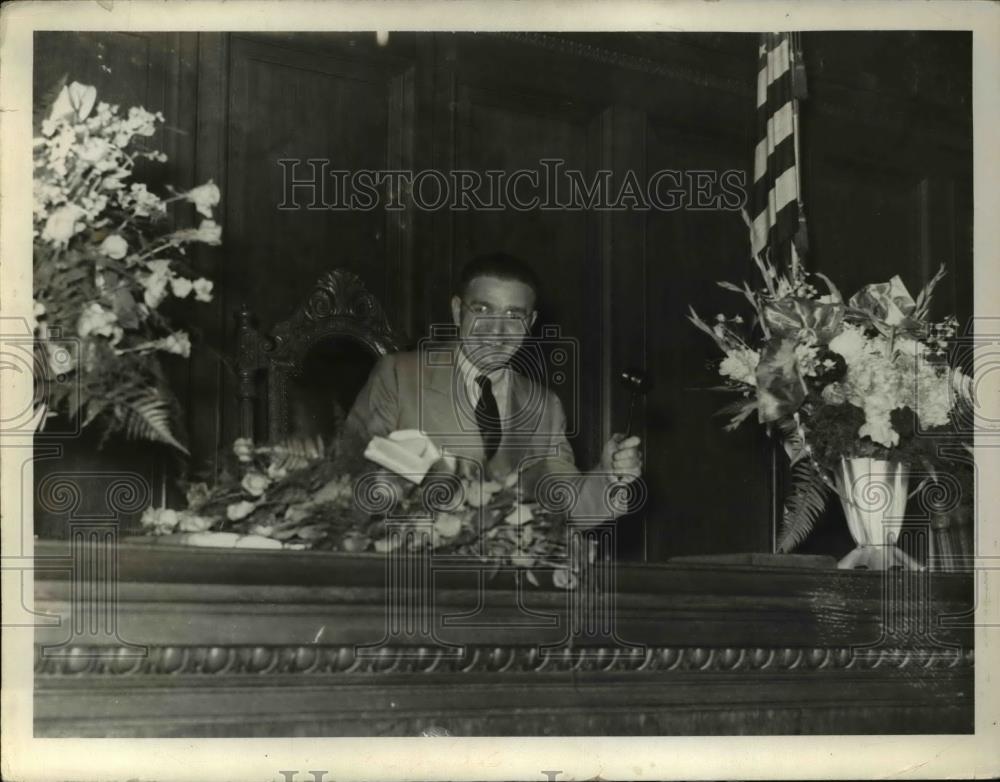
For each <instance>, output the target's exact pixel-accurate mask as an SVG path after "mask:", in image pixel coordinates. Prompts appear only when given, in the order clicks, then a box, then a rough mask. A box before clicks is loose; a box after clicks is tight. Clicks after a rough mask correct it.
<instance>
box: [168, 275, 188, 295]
mask: <svg viewBox="0 0 1000 782" xmlns="http://www.w3.org/2000/svg"><path fill="white" fill-rule="evenodd" d="M193 287H194V285H193V284H192V283H191V280H189V279H188V278H187V277H171V278H170V290H172V291H173V293H174V296H176V297H177V298H178V299H183V298H184V297H185V296H187V295H188V294H189V293H190V292H191V289H192V288H193Z"/></svg>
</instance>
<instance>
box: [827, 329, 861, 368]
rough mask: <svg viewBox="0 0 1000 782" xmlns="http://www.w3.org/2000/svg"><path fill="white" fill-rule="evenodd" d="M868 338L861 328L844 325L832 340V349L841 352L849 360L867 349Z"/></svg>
mask: <svg viewBox="0 0 1000 782" xmlns="http://www.w3.org/2000/svg"><path fill="white" fill-rule="evenodd" d="M866 344H867V343H866V340H865V337H864V334H862V333H861V330H860V329H858V328H855V327H854V326H844V329H843V331H841V332H840V333H839V334H838V335H837V336H836V337H834V338H833V339H831V340H830V346H829V347H830V350H832V351H833V352H834V353H839V354H840V355H842V356H843V357H844V358H845V359H846V360H847V361H848V362H850V361H851V360H852V359H854V358H856V357H857V356H858V355H859V354H861V353H863V352H864V350H865V345H866Z"/></svg>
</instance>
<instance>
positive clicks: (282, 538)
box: [142, 438, 582, 587]
mask: <svg viewBox="0 0 1000 782" xmlns="http://www.w3.org/2000/svg"><path fill="white" fill-rule="evenodd" d="M463 464H464V463H462V462H459V463H458V470H457V471H453V470H452V467H453V466H454V465H449V466H446V465H445V461H444V460H442V462H441V463H440V464H438V465H436V466H435V468H433V469H432V470H430V471H429V473H428V474H427V475H426V477H423V478H422V480H421V481H420V482H419V483H416V484H414V483H412V482H411V481H409V480H407V479H406V478H403V477H402V476H401V475H399V474H397V473H395V472H393V471H391V470H383V469H382V468H381V467H379V466H378V465H376V464H374V463H372V462H371V461H369V460H367V459H361V460H357V459H353V460H352V459H351V458H350V457H349V455H347V454H345V453H343V452H342V450H341V445H340V442H339V441H335V442H334V443H333V444H332V445H331V446H330V447H324V445H323V443H322V442H321V441H318V440H317V441H306V442H301V441H291V442H288V443H285V444H283V445H281V446H254V445H253V443H251V441H249V440H246V439H243V438H241V439H238V440H236V442H235V443H234V446H233V451H232V453H231V454H230V455H229V456H228V464H227V466H226V467H225V468H224V470H223V472H222V475H221V477H220V479H219V480H218V481H217V482H216V483H215V485H214V486H213V487H212V488H209V486H208V485H207V484H206V483H193V484H191V485H190V486H189V487H188V490H187V508H185V509H183V510H180V511H177V510H173V509H168V508H149V509H147V510H146V512H145V513H144V514H143V517H142V525H143V527H144V528H145V531H146V532H147V533H149V534H153V535H173V536H174V537H173V538H172V539H173V540H175V541H176V542H178V543H185V544H190V545H210V546H224V547H237V548H238V547H254V548H286V549H319V550H327V551H343V552H349V553H357V552H380V553H384V552H389V551H395V550H400V551H407V552H416V551H419V550H421V549H423V548H426V547H429V548H430V549H432V550H433V551H434V552H436V553H441V554H452V555H456V556H469V557H476V558H479V559H481V560H483V561H488V562H489V563H490V564H491V566H492V573H493V574H495V573H496V572H497V571H498V570H499V568H500V567H501V566H503V565H507V566H510V567H515V568H520V569H524V571H525V573H526V578H527V579H528V580H529V581H530V582H532V583H534V584H536V585H537V584H538V579H537V576H536V574H535V572H534V570H536V569H539V568H544V569H552V573H553V575H552V578H553V583H554V584H555V585H556V586H558V587H572V586H573V585H575V583H576V578H577V577H576V570H577V569H578V568H577V567H576V566H572V565H570V558H569V557H568V550H569V544H568V543H567V533H566V526H565V523H564V514H561V513H559V512H556V511H554V510H552V509H548V508H545V507H543V506H542V505H541V504H540V503H538V502H534V501H532V502H529V501H527V500H525V499H524V498H522V497H520V496H519V492H518V486H517V474H516V473H513V474H512V475H511V477H510V478H509V479H508V480H507V481H506V483H505V484H501V483H498V482H495V481H484V480H482V479H481V478H479V477H478V476H477V475H476V474H475V471H474V470H472V469H464V468H463V467H462V465H463ZM581 555H582V554H581V552H580V551H577V552H576V556H577V558H578V557H579V556H581ZM574 561H576V560H574Z"/></svg>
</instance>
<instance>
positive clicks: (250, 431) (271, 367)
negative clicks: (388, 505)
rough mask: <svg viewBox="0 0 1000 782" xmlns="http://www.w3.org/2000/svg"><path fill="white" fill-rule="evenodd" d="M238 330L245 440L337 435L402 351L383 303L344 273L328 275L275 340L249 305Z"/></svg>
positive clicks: (241, 314)
mask: <svg viewBox="0 0 1000 782" xmlns="http://www.w3.org/2000/svg"><path fill="white" fill-rule="evenodd" d="M237 324H238V328H237V360H236V367H237V372H238V376H239V383H238V391H237V394H238V397H239V411H240V436H241V437H246V438H249V439H250V440H252V441H254V442H263V441H266V442H268V443H270V444H277V443H283V442H287V441H289V440H290V439H296V438H303V437H305V438H312V437H315V436H316V435H319V436H321V437H323V438H324V439H325V438H327V437H328V436H331V435H333V434H334V429H335V428H336V426H337V425H338V424H339V422H340V420H341V419H342V417H343V416H344V415H346V413H347V412H348V410H349V409H350V405H351V403H352V402H353V401H354V397H355V396H356V395H357V393H358V391H360V389H361V386H362V385H363V384H364V381H365V379H366V378H367V375H368V372H369V371H370V370H371V367H372V366H373V365H374V363H375V361H376V360H377V358H378V357H379V356H382V355H385V354H387V353H393V352H396V351H398V350H400V348H401V346H402V341H401V339H400V337H399V336H398V335H397V333H396V332H395V331H394V330H393V328H392V327H391V326H390V324H389V321H388V319H387V318H386V315H385V312H384V311H383V310H382V306H381V305H380V304H379V302H378V300H377V299H376V298H375V296H374V295H372V294H371V293H370V292H369V291H368V290H367V289H366V288H365V285H364V283H363V282H362V281H361V279H360V278H359V277H358V276H357V275H355V274H353V273H352V272H349V271H346V270H344V269H335V270H334V271H331V272H328V273H327V274H325V275H323V276H322V277H321V278H320V279H319V280H318V281H317V283H316V285H315V286H314V288H313V290H312V292H311V293H310V294H309V296H308V297H307V299H306V301H305V303H304V304H303V305H302V306H301V307H299V309H297V310H296V311H295V312H294V313H293V314H292V316H291V317H290V318H288V319H287V320H284V321H282V322H280V323H278V324H277V325H275V326H274V328H272V329H271V330H270V331H269V332H268V333H262V332H261V331H260V330H258V329H257V327H256V326H255V325H254V323H253V317H252V314H251V312H250V310H249V309H248V308H247V306H246V305H243V307H242V308H241V309H240V311H239V313H238V314H237ZM261 396H263V397H264V404H263V405H260V404H259V401H260V397H261ZM262 419H263V420H262Z"/></svg>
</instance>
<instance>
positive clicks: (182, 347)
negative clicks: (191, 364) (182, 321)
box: [154, 331, 191, 358]
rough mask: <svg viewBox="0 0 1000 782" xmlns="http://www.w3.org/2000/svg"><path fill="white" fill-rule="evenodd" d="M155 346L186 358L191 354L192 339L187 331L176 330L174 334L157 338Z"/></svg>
mask: <svg viewBox="0 0 1000 782" xmlns="http://www.w3.org/2000/svg"><path fill="white" fill-rule="evenodd" d="M154 346H155V347H156V349H157V350H163V351H166V352H167V353H173V354H174V355H177V356H184V358H187V357H188V356H190V355H191V340H190V338H189V337H188V335H187V333H186V332H183V331H175V332H174V333H173V334H170V335H168V336H166V337H164V338H163V339H159V340H157V341H156V342H155V343H154Z"/></svg>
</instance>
